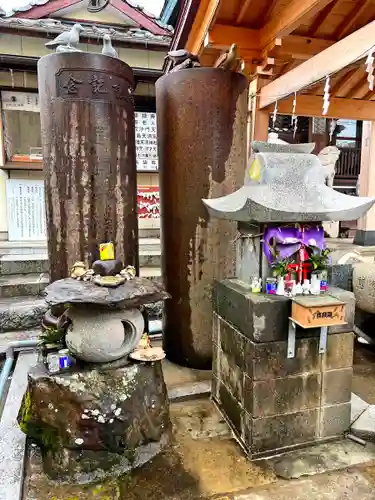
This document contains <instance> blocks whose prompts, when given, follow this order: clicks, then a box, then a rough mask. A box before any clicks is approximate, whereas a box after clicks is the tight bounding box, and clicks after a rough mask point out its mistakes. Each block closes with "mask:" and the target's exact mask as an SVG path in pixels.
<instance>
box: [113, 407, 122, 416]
mask: <svg viewBox="0 0 375 500" xmlns="http://www.w3.org/2000/svg"><path fill="white" fill-rule="evenodd" d="M114 413H115V415H116V417H118V416H119V415H120V413H121V408H117V410H115V412H114Z"/></svg>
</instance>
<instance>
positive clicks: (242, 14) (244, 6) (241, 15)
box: [236, 0, 254, 24]
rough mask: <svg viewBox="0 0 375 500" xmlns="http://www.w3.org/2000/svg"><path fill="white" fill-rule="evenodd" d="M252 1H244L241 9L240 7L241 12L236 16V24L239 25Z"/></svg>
mask: <svg viewBox="0 0 375 500" xmlns="http://www.w3.org/2000/svg"><path fill="white" fill-rule="evenodd" d="M253 2H254V0H245V1H244V3H243V5H242V7H241V10H240V12H239V14H238V16H237V19H236V24H241V23H242V21H243V18H244V17H245V16H246V12H247V11H248V10H249V7H250V5H251V3H253Z"/></svg>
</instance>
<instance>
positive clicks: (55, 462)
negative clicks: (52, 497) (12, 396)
mask: <svg viewBox="0 0 375 500" xmlns="http://www.w3.org/2000/svg"><path fill="white" fill-rule="evenodd" d="M18 422H19V425H20V428H21V430H22V431H23V432H24V433H25V434H26V435H27V436H28V437H29V438H30V439H31V440H32V441H34V442H35V443H36V444H37V445H39V447H40V448H41V451H42V455H43V465H44V471H45V472H46V473H47V475H48V476H49V477H51V478H52V479H55V480H59V481H66V482H79V483H81V482H82V483H87V482H92V481H96V480H98V479H103V478H104V477H109V476H113V475H115V476H116V475H120V474H122V473H124V472H126V471H128V470H130V469H132V468H134V467H137V466H138V465H137V464H139V465H140V464H141V463H144V462H145V461H147V460H148V459H150V458H152V457H153V456H154V455H155V454H156V453H158V452H159V451H160V450H161V449H162V447H163V446H164V445H165V444H167V443H168V440H169V438H168V436H169V434H170V420H169V402H168V395H167V389H166V386H165V382H164V378H163V372H162V367H161V362H160V361H158V362H154V363H132V364H129V365H128V366H125V367H124V368H121V369H114V370H108V371H105V372H103V371H100V370H97V369H86V370H78V371H71V372H66V373H63V372H62V373H57V374H49V373H48V372H47V370H46V368H45V367H44V365H42V364H38V365H37V366H36V367H34V368H32V369H31V370H30V371H29V375H28V386H27V389H26V392H25V395H24V398H23V401H22V405H21V408H20V411H19V416H18ZM145 457H149V458H148V459H147V460H146V459H145Z"/></svg>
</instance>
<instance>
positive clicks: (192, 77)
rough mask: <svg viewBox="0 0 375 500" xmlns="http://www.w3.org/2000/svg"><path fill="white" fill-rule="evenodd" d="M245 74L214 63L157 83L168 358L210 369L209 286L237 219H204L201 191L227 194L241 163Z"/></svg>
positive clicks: (237, 182) (223, 269) (226, 263)
mask: <svg viewBox="0 0 375 500" xmlns="http://www.w3.org/2000/svg"><path fill="white" fill-rule="evenodd" d="M247 88H248V85H247V80H246V78H245V77H244V76H243V75H240V74H238V73H234V72H231V71H224V70H221V69H213V68H194V69H187V70H181V71H177V72H172V73H169V74H168V75H165V76H163V77H162V78H160V79H159V80H158V81H157V83H156V105H157V117H158V144H159V161H160V174H161V178H160V187H161V193H160V194H161V221H162V248H163V257H162V265H163V278H164V281H165V285H166V288H167V290H168V292H169V293H170V294H171V296H172V299H170V300H167V301H166V305H165V307H166V311H165V323H164V335H163V341H164V349H165V351H166V353H167V357H168V358H169V359H170V360H171V361H174V362H177V363H179V364H182V365H185V366H190V367H194V368H210V367H211V358H212V340H211V331H212V301H213V297H212V285H213V281H214V280H215V279H222V278H224V277H228V276H233V275H234V271H235V244H234V243H233V240H234V238H235V236H236V224H235V223H233V222H230V221H223V220H219V219H212V220H211V219H209V216H208V214H207V211H206V209H205V207H204V205H203V203H202V198H212V197H214V198H215V197H219V196H223V195H225V194H229V193H232V192H233V191H235V190H236V189H238V188H239V187H241V186H242V185H243V178H244V173H245V168H246V150H247V145H246V142H247V141H246V138H247V109H248V99H247Z"/></svg>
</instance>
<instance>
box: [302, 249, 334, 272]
mask: <svg viewBox="0 0 375 500" xmlns="http://www.w3.org/2000/svg"><path fill="white" fill-rule="evenodd" d="M330 253H331V250H330V249H329V248H325V249H324V250H322V251H320V252H317V253H313V254H312V255H310V258H309V260H308V261H309V262H310V263H311V265H312V271H313V272H317V271H324V270H326V269H327V268H328V266H329V255H330Z"/></svg>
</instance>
